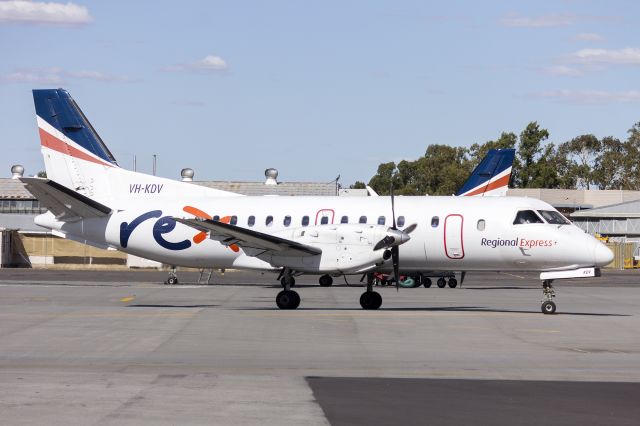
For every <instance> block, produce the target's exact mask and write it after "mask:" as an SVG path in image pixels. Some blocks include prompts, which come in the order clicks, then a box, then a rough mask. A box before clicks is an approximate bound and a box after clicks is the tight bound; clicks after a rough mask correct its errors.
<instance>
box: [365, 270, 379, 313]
mask: <svg viewBox="0 0 640 426" xmlns="http://www.w3.org/2000/svg"><path fill="white" fill-rule="evenodd" d="M360 306H362V309H378V308H379V307H380V306H382V296H380V293H378V292H376V291H373V274H372V273H368V274H367V291H365V292H364V293H362V296H360Z"/></svg>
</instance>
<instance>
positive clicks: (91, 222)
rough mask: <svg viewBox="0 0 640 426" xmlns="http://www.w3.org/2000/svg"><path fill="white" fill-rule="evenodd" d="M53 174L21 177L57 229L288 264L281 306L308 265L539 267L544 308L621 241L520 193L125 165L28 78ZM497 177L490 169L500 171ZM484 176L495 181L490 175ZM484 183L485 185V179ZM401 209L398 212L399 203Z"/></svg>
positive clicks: (214, 260)
mask: <svg viewBox="0 0 640 426" xmlns="http://www.w3.org/2000/svg"><path fill="white" fill-rule="evenodd" d="M33 96H34V101H35V107H36V114H37V123H38V128H39V132H40V141H41V145H42V154H43V156H44V161H45V166H46V171H47V178H46V179H40V178H22V181H23V182H24V183H25V184H26V187H27V189H29V191H31V193H32V194H33V195H34V196H36V197H37V198H38V199H39V200H40V201H41V203H42V204H43V205H45V206H46V207H47V208H48V209H49V211H48V212H47V213H45V214H42V215H39V216H37V217H36V219H35V223H36V224H38V225H40V226H42V227H45V228H48V229H51V230H52V231H53V232H54V233H55V234H56V235H59V236H63V237H65V238H69V239H72V240H78V241H83V242H89V243H91V244H93V245H95V246H97V247H103V248H115V249H118V250H121V251H123V252H126V253H131V254H134V255H137V256H141V257H144V258H148V259H152V260H157V261H160V262H163V263H166V264H169V265H179V266H186V267H196V268H234V269H250V270H259V271H280V275H281V277H280V278H281V283H282V285H283V287H284V289H283V290H282V291H280V292H279V293H278V295H277V297H276V304H277V305H278V307H279V308H281V309H295V308H297V307H298V305H299V304H300V297H299V295H298V293H297V292H295V291H293V290H291V286H292V285H293V284H294V281H295V280H294V277H295V276H297V275H300V274H317V275H322V277H321V278H320V280H321V282H322V281H323V280H324V281H325V284H326V282H327V281H328V280H331V276H340V275H347V274H354V275H355V274H358V275H360V274H366V276H367V289H366V291H365V292H364V293H363V294H362V296H361V297H360V304H361V306H362V307H363V308H364V309H377V308H379V307H380V306H381V305H382V297H381V296H380V294H379V293H377V292H375V291H373V272H375V271H380V272H387V273H389V272H392V273H393V274H394V276H395V277H396V282H398V279H397V278H398V277H399V273H400V270H402V271H403V273H406V274H408V273H413V274H420V273H423V272H432V271H465V272H466V271H540V272H541V274H540V278H541V280H543V293H544V302H543V304H542V311H543V312H544V313H554V312H555V310H556V306H555V304H554V302H553V300H552V299H553V297H554V296H555V294H554V290H553V287H552V285H551V282H552V281H553V280H554V279H562V278H577V277H592V276H597V275H599V267H600V266H604V265H607V264H609V263H610V262H611V261H612V259H613V253H612V252H611V251H610V250H609V249H608V248H607V247H606V246H604V245H603V244H602V243H601V242H600V241H598V240H597V239H595V238H594V237H592V236H590V235H588V234H586V233H584V232H583V231H582V230H580V229H579V228H577V227H576V226H574V225H573V224H571V223H570V222H569V221H568V220H567V219H566V218H565V217H564V216H562V215H561V214H560V213H559V212H558V211H556V210H555V209H554V208H553V207H552V206H550V205H549V204H547V203H545V202H542V201H539V200H536V199H530V198H516V197H458V196H450V197H436V196H430V197H395V198H394V197H393V196H391V197H327V196H320V197H264V196H252V197H249V196H241V195H238V194H234V193H230V192H225V191H220V190H216V189H211V188H206V187H202V186H198V185H194V184H191V183H186V182H180V181H174V180H170V179H165V178H160V177H156V176H151V175H147V174H143V173H136V172H132V171H129V170H125V169H122V168H120V167H119V166H118V165H117V163H116V160H115V158H114V157H113V155H112V154H111V152H110V151H109V149H108V148H107V146H106V145H105V144H104V142H103V141H102V140H101V139H100V137H99V136H98V134H97V132H96V131H95V130H94V128H93V127H92V126H91V124H90V123H89V121H88V120H87V118H86V117H85V116H84V114H83V113H82V111H81V110H80V108H79V107H78V105H77V104H76V103H75V101H74V100H73V99H72V98H71V96H70V95H69V93H68V92H66V91H65V90H62V89H50V90H34V91H33ZM494 182H495V180H494ZM485 185H486V186H487V188H488V187H489V186H490V185H494V186H495V185H496V184H492V183H490V182H485ZM481 192H486V191H481ZM396 212H397V216H396Z"/></svg>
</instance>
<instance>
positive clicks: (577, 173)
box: [558, 134, 602, 189]
mask: <svg viewBox="0 0 640 426" xmlns="http://www.w3.org/2000/svg"><path fill="white" fill-rule="evenodd" d="M601 149H602V143H601V142H600V140H598V138H596V137H595V136H594V135H591V134H588V135H580V136H577V137H575V138H573V139H571V140H570V141H567V142H564V143H562V144H560V146H559V147H558V156H561V157H563V158H564V159H566V164H565V170H564V173H565V174H567V175H568V177H570V179H569V180H574V181H575V182H576V183H577V184H578V185H580V184H581V185H583V186H584V187H586V188H587V189H590V188H591V187H592V186H593V182H594V179H595V178H596V176H595V174H594V170H595V166H596V159H597V158H598V155H599V154H600V151H601Z"/></svg>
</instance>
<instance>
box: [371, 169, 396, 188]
mask: <svg viewBox="0 0 640 426" xmlns="http://www.w3.org/2000/svg"><path fill="white" fill-rule="evenodd" d="M395 172H396V163H394V162H393V161H391V162H389V163H382V164H380V165H379V166H378V172H377V173H376V174H375V175H373V177H372V178H371V180H369V186H370V187H371V188H373V190H374V191H376V192H377V193H378V194H380V195H388V194H389V190H390V188H391V182H392V181H393V178H394V175H395ZM394 187H395V183H394Z"/></svg>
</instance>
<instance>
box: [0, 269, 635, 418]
mask: <svg viewBox="0 0 640 426" xmlns="http://www.w3.org/2000/svg"><path fill="white" fill-rule="evenodd" d="M198 275H199V274H198V273H194V272H183V273H180V279H181V283H183V284H182V285H178V286H167V285H163V284H161V282H162V281H163V280H164V279H165V278H166V273H162V272H148V271H126V272H125V271H122V272H107V271H41V270H40V271H39V270H7V269H5V270H0V419H2V420H1V421H0V423H2V424H10V425H12V424H52V423H55V424H101V425H102V424H234V425H244V424H277V425H287V424H290V425H299V424H301V423H305V424H311V425H313V424H328V422H330V423H331V424H335V425H339V424H390V423H392V424H462V423H464V424H515V423H519V424H533V422H534V421H535V422H536V423H542V422H544V423H545V424H608V425H616V424H637V423H638V422H637V419H640V416H639V415H638V408H636V406H637V401H638V400H640V398H639V397H640V395H639V392H638V383H640V369H639V368H638V366H640V337H639V334H638V330H640V285H639V282H640V271H621V272H616V271H604V274H603V277H600V278H594V279H588V280H573V281H566V282H558V283H557V285H556V290H557V294H558V296H557V298H556V302H557V304H558V315H552V316H549V315H542V314H541V313H540V300H541V293H542V292H541V289H540V288H539V285H540V283H539V281H538V280H537V279H536V276H535V275H532V274H524V275H523V274H508V275H507V274H497V273H482V274H473V275H469V276H468V277H467V279H466V280H465V282H464V284H463V286H462V288H456V289H450V288H445V289H439V288H437V287H435V286H434V287H432V288H429V289H425V288H415V289H401V290H400V291H399V292H396V290H395V289H394V288H387V287H385V288H379V289H378V291H380V293H381V294H382V296H383V299H384V302H383V305H382V308H381V309H380V310H379V311H363V310H361V309H360V307H359V303H358V298H359V296H360V293H361V292H362V288H350V287H348V286H347V285H345V284H344V283H340V282H336V285H335V286H334V287H332V288H321V287H319V286H318V285H317V277H300V278H299V279H298V280H297V281H298V284H297V289H298V291H299V293H300V295H301V297H302V303H301V306H300V308H299V309H298V310H296V311H280V310H278V309H276V308H275V302H274V298H275V294H276V293H277V292H278V291H279V286H278V285H277V283H276V281H275V276H274V275H273V274H264V275H262V274H248V273H237V272H227V273H226V274H224V276H220V275H219V274H217V273H216V274H214V275H213V279H212V283H213V284H211V285H194V283H195V282H196V281H197V278H198ZM350 281H351V279H350ZM355 284H357V279H354V280H353V282H352V283H351V285H355ZM518 413H520V417H518ZM514 419H516V420H519V421H517V422H514ZM629 421H633V422H632V423H629ZM527 422H529V423H527ZM590 422H591V423H590Z"/></svg>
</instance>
